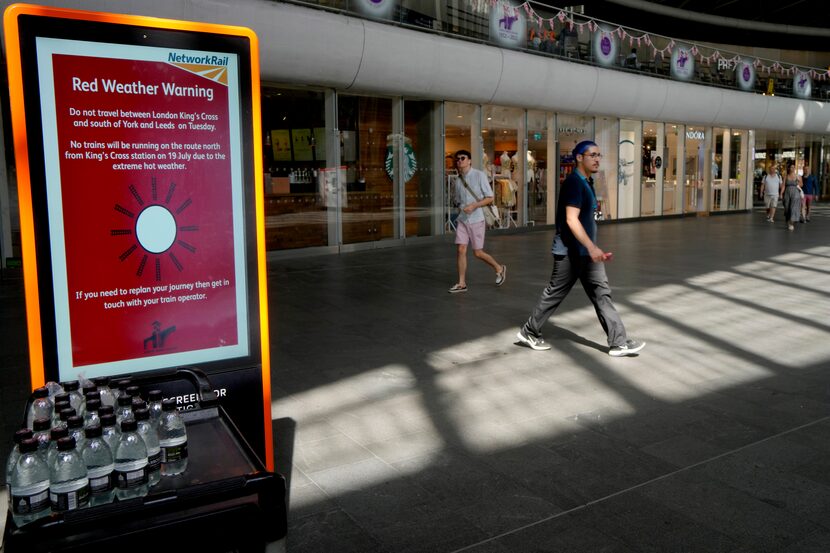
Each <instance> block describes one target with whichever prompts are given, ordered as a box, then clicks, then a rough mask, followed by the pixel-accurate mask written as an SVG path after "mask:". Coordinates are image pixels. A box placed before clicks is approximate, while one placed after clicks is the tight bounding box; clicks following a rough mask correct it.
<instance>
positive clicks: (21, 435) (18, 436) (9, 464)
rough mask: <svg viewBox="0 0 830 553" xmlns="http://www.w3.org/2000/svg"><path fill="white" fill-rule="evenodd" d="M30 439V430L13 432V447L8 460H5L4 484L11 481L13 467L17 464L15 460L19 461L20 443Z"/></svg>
mask: <svg viewBox="0 0 830 553" xmlns="http://www.w3.org/2000/svg"><path fill="white" fill-rule="evenodd" d="M31 437H32V429H31V428H21V429H20V430H15V432H14V447H13V448H12V450H11V452H10V453H9V458H8V459H6V482H7V483H9V482H11V481H12V472H13V471H14V465H15V464H17V460H18V459H20V442H22V441H23V440H28V439H30V438H31Z"/></svg>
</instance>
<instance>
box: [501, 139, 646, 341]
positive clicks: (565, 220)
mask: <svg viewBox="0 0 830 553" xmlns="http://www.w3.org/2000/svg"><path fill="white" fill-rule="evenodd" d="M573 156H574V159H575V160H576V169H575V170H574V171H573V172H572V173H571V174H570V175H568V178H567V179H565V182H564V183H562V187H561V189H560V191H559V202H558V205H557V208H556V236H555V238H554V241H553V272H552V273H551V276H550V282H549V283H548V285H547V286H546V287H545V289H544V290H543V291H542V297H540V298H539V301H538V303H537V304H536V307H534V308H533V312H532V313H531V314H530V317H529V318H528V320H527V322H526V323H525V324H524V325H523V326H522V328H520V329H519V332H518V334H517V335H516V338H518V340H519V342H521V343H522V344H524V345H526V346H528V347H530V348H531V349H534V350H548V349H550V345H549V344H548V343H547V342H545V340H544V339H543V338H542V326H543V325H544V324H545V322H546V321H547V320H548V319H549V318H550V316H551V315H553V313H554V311H556V309H557V308H558V307H559V304H561V303H562V300H564V299H565V297H566V296H567V295H568V293H569V292H570V291H571V288H572V287H573V285H574V284H576V281H577V280H579V281H580V282H581V283H582V288H583V289H584V290H585V293H586V294H588V298H590V300H591V303H593V304H594V309H595V310H596V312H597V318H599V323H600V324H601V325H602V328H603V330H605V333H606V334H607V335H608V346H609V350H608V354H609V355H611V356H612V357H623V356H627V355H635V354H637V353H639V351H640V350H642V349H643V348H644V347H645V343H644V342H639V341H637V340H632V339H630V338H628V335H627V334H626V332H625V326H624V325H623V323H622V320H621V319H620V315H619V313H617V309H616V308H615V307H614V303H613V302H612V301H611V289H610V288H609V287H608V277H607V276H606V274H605V265H604V263H605V262H606V261H610V260H611V257H612V254H611V253H610V252H607V253H606V252H604V251H602V250H601V249H599V247H597V245H596V234H597V224H596V221H595V220H594V213H595V212H596V209H597V198H596V194H595V193H594V179H593V175H594V174H595V173H596V172H597V171H599V163H600V159H602V154H601V153H600V151H599V146H597V145H596V143H594V142H592V141H590V140H583V141H582V142H580V143H579V144H577V145H576V147H575V148H574V149H573Z"/></svg>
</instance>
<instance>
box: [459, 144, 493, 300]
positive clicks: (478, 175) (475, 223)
mask: <svg viewBox="0 0 830 553" xmlns="http://www.w3.org/2000/svg"><path fill="white" fill-rule="evenodd" d="M472 164H473V161H472V159H471V156H470V152H468V151H467V150H458V151H457V152H456V153H455V166H456V167H457V168H458V177H457V178H456V179H455V198H456V202H457V204H458V206H459V209H460V211H459V213H458V218H457V219H456V220H455V225H456V226H455V244H456V248H457V250H456V263H457V264H458V282H456V283H455V284H453V285H452V287H451V288H450V289H449V293H450V294H457V293H459V292H466V291H467V246H468V245H469V244H472V246H473V255H474V256H475V257H476V258H477V259H480V260H482V261H483V262H485V263H487V264H488V265H490V266H491V267H492V268H493V270H494V271H495V272H496V286H501V285H502V284H504V281H505V279H506V278H507V265H502V264H501V263H499V262H498V261H496V260H495V259H494V258H493V256H492V255H490V254H489V253H487V252H485V251H484V234H485V232H486V230H487V223H486V221H485V219H484V212H483V211H482V209H481V208H483V207H484V206H486V205H490V204H491V203H493V188H492V187H491V186H490V182H489V181H488V180H487V175H486V174H485V173H484V171H479V170H478V169H473V166H472Z"/></svg>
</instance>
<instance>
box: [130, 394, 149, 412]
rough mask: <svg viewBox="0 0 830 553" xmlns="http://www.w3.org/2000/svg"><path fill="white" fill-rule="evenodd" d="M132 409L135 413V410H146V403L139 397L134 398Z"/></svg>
mask: <svg viewBox="0 0 830 553" xmlns="http://www.w3.org/2000/svg"><path fill="white" fill-rule="evenodd" d="M132 407H133V411H135V410H136V409H146V408H147V402H146V401H144V400H143V399H141V398H140V397H134V398H133V403H132Z"/></svg>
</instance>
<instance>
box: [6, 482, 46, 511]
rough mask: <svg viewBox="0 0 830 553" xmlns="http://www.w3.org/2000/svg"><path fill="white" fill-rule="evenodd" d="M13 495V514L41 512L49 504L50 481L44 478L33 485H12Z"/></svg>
mask: <svg viewBox="0 0 830 553" xmlns="http://www.w3.org/2000/svg"><path fill="white" fill-rule="evenodd" d="M11 495H12V513H13V514H15V515H29V514H32V513H39V512H40V511H42V510H43V509H45V508H46V507H48V506H49V481H48V480H42V481H41V482H38V483H36V484H32V485H31V486H23V487H12V491H11Z"/></svg>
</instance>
